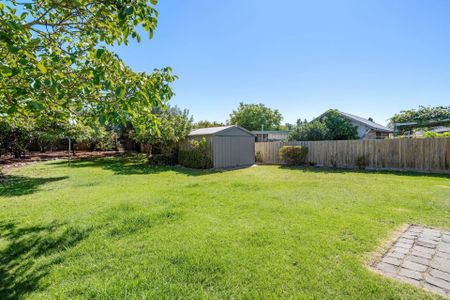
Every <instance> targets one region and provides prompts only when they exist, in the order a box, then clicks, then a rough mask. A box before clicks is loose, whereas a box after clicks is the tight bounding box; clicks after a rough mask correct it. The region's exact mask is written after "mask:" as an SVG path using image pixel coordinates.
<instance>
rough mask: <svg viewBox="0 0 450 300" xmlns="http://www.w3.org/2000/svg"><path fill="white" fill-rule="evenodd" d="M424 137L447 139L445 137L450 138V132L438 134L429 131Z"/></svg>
mask: <svg viewBox="0 0 450 300" xmlns="http://www.w3.org/2000/svg"><path fill="white" fill-rule="evenodd" d="M423 137H425V138H445V137H450V132H444V133H437V132H434V131H427V132H425V133H424V135H423Z"/></svg>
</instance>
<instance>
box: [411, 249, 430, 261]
mask: <svg viewBox="0 0 450 300" xmlns="http://www.w3.org/2000/svg"><path fill="white" fill-rule="evenodd" d="M411 255H414V256H418V257H423V258H427V259H431V258H432V257H433V255H431V254H430V253H425V252H421V251H415V250H413V251H411Z"/></svg>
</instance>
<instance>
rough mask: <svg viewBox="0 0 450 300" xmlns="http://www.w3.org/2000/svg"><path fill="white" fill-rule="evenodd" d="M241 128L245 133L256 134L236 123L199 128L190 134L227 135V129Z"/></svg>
mask: <svg viewBox="0 0 450 300" xmlns="http://www.w3.org/2000/svg"><path fill="white" fill-rule="evenodd" d="M235 130H240V131H241V132H242V133H243V134H246V135H250V136H254V134H253V133H251V132H250V131H248V130H247V129H245V128H242V127H240V126H236V125H230V126H220V127H209V128H199V129H195V130H193V131H191V133H190V134H189V135H188V136H199V135H226V133H227V131H235Z"/></svg>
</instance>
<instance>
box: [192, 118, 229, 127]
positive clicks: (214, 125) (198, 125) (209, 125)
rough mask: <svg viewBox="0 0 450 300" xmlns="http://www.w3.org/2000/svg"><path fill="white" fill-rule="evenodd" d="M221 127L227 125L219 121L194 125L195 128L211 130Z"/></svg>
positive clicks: (205, 121) (200, 122)
mask: <svg viewBox="0 0 450 300" xmlns="http://www.w3.org/2000/svg"><path fill="white" fill-rule="evenodd" d="M220 126H225V124H224V123H222V122H217V121H208V120H202V121H198V122H197V123H195V124H194V125H193V128H210V127H220Z"/></svg>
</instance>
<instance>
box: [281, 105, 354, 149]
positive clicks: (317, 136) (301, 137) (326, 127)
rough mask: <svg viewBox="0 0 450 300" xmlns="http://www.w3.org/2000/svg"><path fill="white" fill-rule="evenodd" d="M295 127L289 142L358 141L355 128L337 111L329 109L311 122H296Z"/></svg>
mask: <svg viewBox="0 0 450 300" xmlns="http://www.w3.org/2000/svg"><path fill="white" fill-rule="evenodd" d="M297 124H298V125H297V127H296V128H295V129H294V130H293V131H292V132H291V133H290V135H289V139H290V140H297V141H319V140H353V139H358V131H357V129H356V128H357V127H356V126H354V125H353V124H352V123H351V122H350V121H349V120H348V119H347V118H345V117H344V116H342V115H341V114H340V113H339V111H337V110H334V109H330V110H327V111H326V112H325V113H324V114H322V115H321V116H320V117H318V118H316V119H314V120H313V121H312V122H309V123H308V122H307V121H306V120H305V121H304V122H301V121H300V122H299V121H298V122H297Z"/></svg>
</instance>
